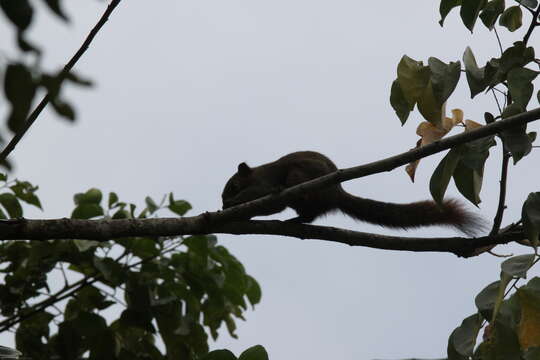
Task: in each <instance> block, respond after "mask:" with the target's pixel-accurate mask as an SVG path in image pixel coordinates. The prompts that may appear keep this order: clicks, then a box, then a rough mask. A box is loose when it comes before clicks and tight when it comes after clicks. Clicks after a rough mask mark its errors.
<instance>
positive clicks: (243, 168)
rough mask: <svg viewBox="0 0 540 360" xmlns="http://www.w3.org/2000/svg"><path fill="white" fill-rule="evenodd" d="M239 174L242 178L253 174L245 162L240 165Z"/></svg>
mask: <svg viewBox="0 0 540 360" xmlns="http://www.w3.org/2000/svg"><path fill="white" fill-rule="evenodd" d="M238 173H239V174H240V175H242V176H247V175H249V174H250V173H251V168H250V167H249V165H248V164H246V163H245V162H243V163H240V164H239V165H238Z"/></svg>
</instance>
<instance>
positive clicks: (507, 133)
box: [500, 103, 532, 164]
mask: <svg viewBox="0 0 540 360" xmlns="http://www.w3.org/2000/svg"><path fill="white" fill-rule="evenodd" d="M523 111H524V109H523V108H522V107H521V106H519V105H518V104H517V103H513V104H511V105H509V106H507V107H506V108H505V109H504V110H503V113H502V118H503V119H506V118H508V117H510V116H513V115H517V114H521V113H522V112H523ZM500 136H501V139H502V141H503V145H504V148H505V149H506V150H508V151H510V153H511V154H512V160H513V162H514V164H517V162H518V161H519V160H521V159H522V158H523V157H524V156H525V155H527V154H529V153H530V152H531V150H532V142H531V138H530V137H529V136H528V135H527V125H526V124H524V125H520V126H515V127H512V128H509V129H506V130H503V131H501V132H500Z"/></svg>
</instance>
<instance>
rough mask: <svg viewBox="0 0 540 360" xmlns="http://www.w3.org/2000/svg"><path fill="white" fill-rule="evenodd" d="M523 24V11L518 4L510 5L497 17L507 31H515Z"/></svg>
mask: <svg viewBox="0 0 540 360" xmlns="http://www.w3.org/2000/svg"><path fill="white" fill-rule="evenodd" d="M522 24H523V13H522V12H521V8H520V7H519V6H510V7H509V8H508V9H506V10H504V12H503V14H502V15H501V17H500V19H499V25H501V26H504V27H505V28H507V29H508V30H509V31H512V32H513V31H516V30H517V29H519V28H520V27H521V25H522Z"/></svg>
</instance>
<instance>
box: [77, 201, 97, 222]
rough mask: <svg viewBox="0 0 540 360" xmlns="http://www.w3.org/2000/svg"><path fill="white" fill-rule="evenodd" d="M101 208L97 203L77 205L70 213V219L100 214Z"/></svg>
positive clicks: (88, 217) (86, 217) (87, 217)
mask: <svg viewBox="0 0 540 360" xmlns="http://www.w3.org/2000/svg"><path fill="white" fill-rule="evenodd" d="M102 215H103V209H102V208H101V206H99V205H98V204H86V203H83V204H81V205H78V206H77V207H76V208H75V209H74V210H73V212H72V213H71V218H72V219H90V218H93V217H96V216H102Z"/></svg>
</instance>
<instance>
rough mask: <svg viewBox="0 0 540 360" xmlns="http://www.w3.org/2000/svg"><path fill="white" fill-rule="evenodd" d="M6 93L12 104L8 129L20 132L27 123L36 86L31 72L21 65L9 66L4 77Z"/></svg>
mask: <svg viewBox="0 0 540 360" xmlns="http://www.w3.org/2000/svg"><path fill="white" fill-rule="evenodd" d="M4 92H5V94H6V98H7V99H8V101H9V102H10V103H11V111H10V114H9V117H8V127H9V129H10V130H11V131H12V132H18V131H19V130H20V129H21V128H22V127H23V125H24V123H25V122H26V117H27V116H28V113H29V112H30V107H31V105H32V100H33V99H34V95H35V93H36V86H35V84H34V81H33V79H32V74H31V72H30V70H29V69H28V68H27V67H26V66H25V65H23V64H21V63H15V64H9V65H8V66H7V68H6V73H5V77H4Z"/></svg>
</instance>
